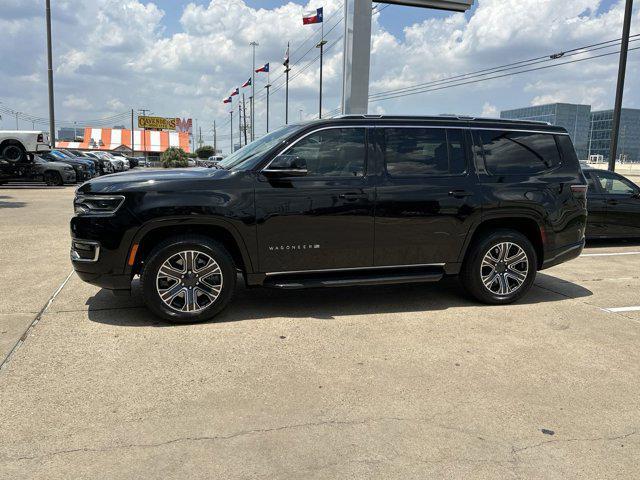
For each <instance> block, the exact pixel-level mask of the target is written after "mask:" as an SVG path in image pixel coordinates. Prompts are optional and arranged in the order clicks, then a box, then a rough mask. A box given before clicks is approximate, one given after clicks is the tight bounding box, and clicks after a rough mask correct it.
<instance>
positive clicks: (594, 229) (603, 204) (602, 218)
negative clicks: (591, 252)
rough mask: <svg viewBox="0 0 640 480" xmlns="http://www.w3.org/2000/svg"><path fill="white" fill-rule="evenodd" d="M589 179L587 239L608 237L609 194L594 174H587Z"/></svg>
mask: <svg viewBox="0 0 640 480" xmlns="http://www.w3.org/2000/svg"><path fill="white" fill-rule="evenodd" d="M585 177H586V179H587V184H588V187H589V188H588V189H587V210H588V212H589V214H588V215H587V232H586V236H587V237H600V236H603V235H607V194H606V192H605V191H604V190H602V189H601V188H600V187H599V186H598V183H599V182H598V180H597V178H596V176H595V174H594V173H591V172H586V173H585Z"/></svg>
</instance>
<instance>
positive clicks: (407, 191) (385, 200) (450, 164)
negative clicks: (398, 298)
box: [375, 126, 481, 266]
mask: <svg viewBox="0 0 640 480" xmlns="http://www.w3.org/2000/svg"><path fill="white" fill-rule="evenodd" d="M468 136H469V133H468V131H467V130H466V129H464V128H445V127H430V126H389V127H385V126H380V127H378V128H376V139H377V144H378V151H379V152H381V156H382V159H383V166H382V178H381V180H380V186H379V187H378V189H377V204H376V219H375V265H376V266H396V265H397V266H400V265H423V264H440V263H450V262H457V261H458V257H459V254H460V252H461V250H462V246H463V243H464V240H465V238H466V236H467V234H468V232H469V230H470V226H471V222H472V221H473V219H474V217H479V215H480V207H481V200H480V196H479V188H478V185H477V178H476V175H475V170H474V169H473V168H472V167H471V162H470V161H469V157H470V156H469V152H470V149H469V139H468Z"/></svg>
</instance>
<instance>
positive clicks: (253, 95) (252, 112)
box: [243, 42, 259, 145]
mask: <svg viewBox="0 0 640 480" xmlns="http://www.w3.org/2000/svg"><path fill="white" fill-rule="evenodd" d="M249 45H251V46H252V47H253V68H252V69H251V108H250V111H249V115H251V141H254V140H255V132H254V131H255V128H254V125H255V110H254V105H253V99H254V98H256V47H257V46H258V45H259V43H258V42H251V43H250V44H249ZM243 102H244V100H243ZM244 121H245V124H246V122H247V119H246V117H245V119H244ZM245 136H246V132H245ZM244 144H245V145H246V144H247V141H246V139H245V142H244Z"/></svg>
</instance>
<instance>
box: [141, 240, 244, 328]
mask: <svg viewBox="0 0 640 480" xmlns="http://www.w3.org/2000/svg"><path fill="white" fill-rule="evenodd" d="M187 251H193V252H197V253H202V254H204V255H195V259H192V262H193V264H194V265H196V264H197V261H198V260H201V259H202V258H203V257H204V256H205V255H206V256H208V257H210V259H212V260H214V261H215V263H217V265H218V266H219V270H220V271H221V273H220V274H219V276H220V279H219V283H220V284H221V286H222V288H221V290H220V291H219V293H218V295H217V298H215V300H213V301H211V303H210V305H206V306H205V307H199V308H202V309H201V310H199V311H195V312H189V311H179V310H178V309H177V308H176V305H177V306H178V307H179V306H180V305H179V304H180V300H181V298H183V299H184V303H185V305H186V303H187V297H186V289H187V288H188V287H186V286H184V287H183V285H189V282H191V284H192V286H191V288H190V289H189V294H190V295H194V296H195V298H196V303H198V302H199V297H198V294H197V293H196V292H200V294H202V295H206V294H205V293H204V292H203V291H202V290H199V289H200V288H206V287H207V285H206V284H202V283H199V282H201V281H202V280H203V279H202V278H201V279H199V280H198V279H194V278H193V277H194V275H195V273H196V271H197V270H196V268H194V269H193V274H194V275H191V276H190V277H191V278H185V279H184V280H182V282H183V283H181V284H180V285H178V283H177V282H180V280H178V281H177V282H176V283H174V284H169V285H170V286H169V287H168V288H166V291H165V293H168V291H169V290H172V289H174V288H176V289H179V290H183V291H184V292H185V293H184V294H182V293H181V294H180V295H179V296H178V297H174V300H173V308H172V306H170V305H168V304H167V303H165V302H164V301H163V300H162V298H161V296H160V292H159V287H160V285H161V283H162V281H164V280H161V279H159V278H158V274H159V272H160V269H161V268H162V267H163V264H165V262H167V261H170V259H175V258H176V255H178V254H180V253H181V252H187ZM145 264H146V265H145V267H144V271H143V272H142V275H141V277H140V283H141V287H142V293H143V297H144V302H145V304H146V305H147V307H148V308H149V310H151V311H152V312H153V313H154V314H155V315H157V316H158V317H160V318H162V319H163V320H166V321H168V322H172V323H198V322H204V321H206V320H210V319H211V318H213V317H215V316H216V315H217V314H218V313H220V312H221V311H222V310H223V309H224V308H225V307H226V305H227V304H228V303H229V301H230V300H231V297H232V296H233V293H234V290H235V286H236V268H235V265H234V263H233V259H232V258H231V255H229V253H228V252H227V250H226V249H225V248H224V246H223V245H222V244H220V243H219V242H217V241H215V240H213V239H211V238H209V237H206V236H202V235H184V236H176V237H173V238H170V239H168V240H165V241H164V242H162V243H160V244H159V245H158V246H156V247H155V248H154V249H153V251H151V253H150V254H149V256H148V257H147V259H146V261H145ZM207 265H209V264H207ZM203 268H205V267H202V268H200V270H202V269H203ZM185 271H186V267H185ZM214 276H215V277H216V279H215V280H209V282H210V283H211V284H215V283H217V282H218V279H217V276H218V274H216V275H211V277H214ZM211 277H209V278H211ZM183 278H184V277H183ZM185 282H186V283H185ZM193 282H196V283H195V285H194V284H193ZM209 288H210V287H209ZM191 291H192V292H193V293H191ZM200 298H205V297H200ZM205 300H210V297H207V298H205ZM203 303H206V302H203Z"/></svg>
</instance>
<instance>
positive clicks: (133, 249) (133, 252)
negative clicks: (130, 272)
mask: <svg viewBox="0 0 640 480" xmlns="http://www.w3.org/2000/svg"><path fill="white" fill-rule="evenodd" d="M136 253H138V244H137V243H134V244H133V247H131V251H130V252H129V261H128V262H127V263H128V264H129V266H130V267H133V264H134V263H135V261H136Z"/></svg>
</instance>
